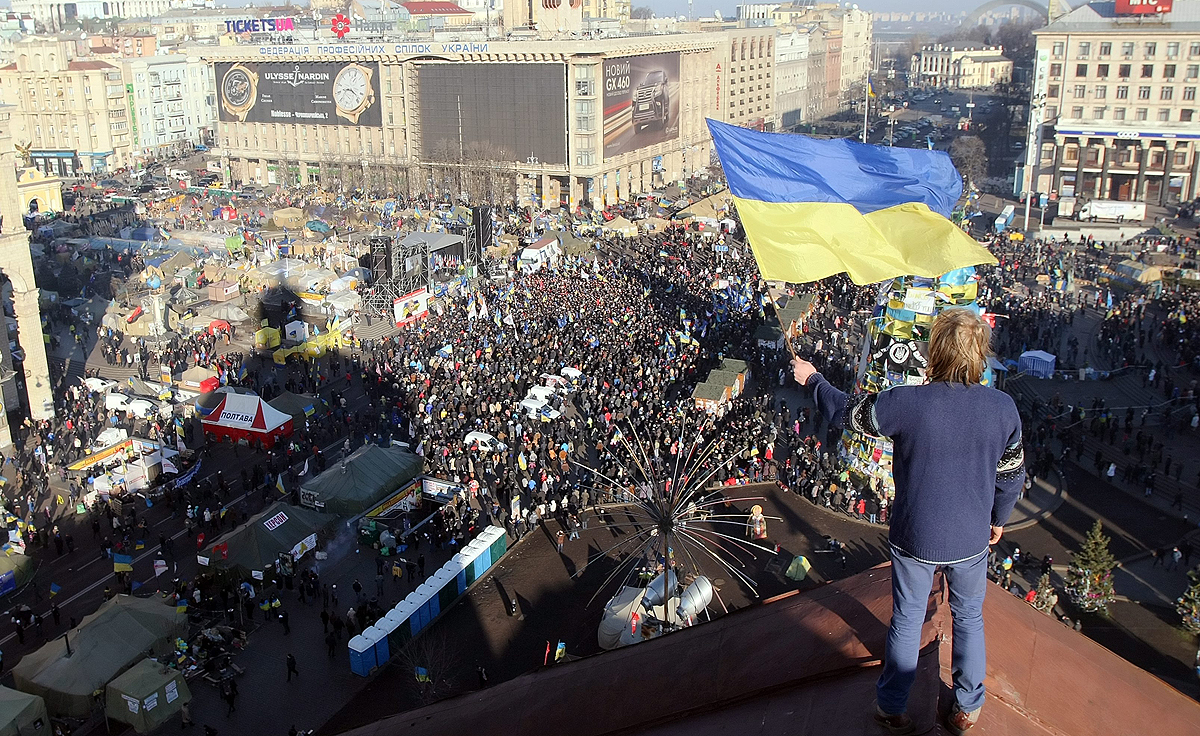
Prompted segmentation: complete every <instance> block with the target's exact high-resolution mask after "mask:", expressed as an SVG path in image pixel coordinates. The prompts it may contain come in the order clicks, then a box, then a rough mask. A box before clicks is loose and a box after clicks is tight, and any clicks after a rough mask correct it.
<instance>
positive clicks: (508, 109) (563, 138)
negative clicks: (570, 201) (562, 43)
mask: <svg viewBox="0 0 1200 736" xmlns="http://www.w3.org/2000/svg"><path fill="white" fill-rule="evenodd" d="M417 84H418V89H419V91H420V92H419V99H420V108H421V158H422V159H423V160H425V161H444V160H447V159H449V160H459V159H463V158H466V159H472V158H484V159H491V160H497V161H509V162H514V161H527V160H529V159H530V157H533V158H536V159H537V160H538V162H539V163H543V164H565V163H567V94H566V92H567V67H566V65H565V64H556V63H530V64H521V63H500V62H497V63H474V62H472V63H461V62H452V63H444V62H426V63H422V64H421V65H420V66H418V67H417Z"/></svg>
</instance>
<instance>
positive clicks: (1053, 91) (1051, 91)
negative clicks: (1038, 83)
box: [1046, 84, 1058, 97]
mask: <svg viewBox="0 0 1200 736" xmlns="http://www.w3.org/2000/svg"><path fill="white" fill-rule="evenodd" d="M1046 96H1047V97H1058V85H1057V84H1052V85H1050V86H1049V87H1047V88H1046Z"/></svg>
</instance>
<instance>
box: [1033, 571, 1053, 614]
mask: <svg viewBox="0 0 1200 736" xmlns="http://www.w3.org/2000/svg"><path fill="white" fill-rule="evenodd" d="M1056 603H1058V594H1057V593H1055V592H1054V586H1053V585H1051V584H1050V574H1049V573H1046V574H1045V575H1043V576H1042V577H1041V579H1040V580H1038V583H1037V588H1036V592H1035V593H1034V596H1033V607H1034V608H1036V609H1037V610H1039V611H1041V612H1042V613H1052V612H1053V611H1054V604H1056Z"/></svg>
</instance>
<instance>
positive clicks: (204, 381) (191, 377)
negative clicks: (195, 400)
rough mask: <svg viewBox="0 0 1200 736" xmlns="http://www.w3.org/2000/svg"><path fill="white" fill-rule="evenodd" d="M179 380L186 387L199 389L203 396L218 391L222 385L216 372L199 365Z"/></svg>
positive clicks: (189, 369) (188, 370)
mask: <svg viewBox="0 0 1200 736" xmlns="http://www.w3.org/2000/svg"><path fill="white" fill-rule="evenodd" d="M179 380H180V382H181V383H183V385H184V386H185V387H187V388H191V389H198V390H199V391H200V393H202V394H205V393H208V392H209V391H216V390H217V388H218V387H220V385H221V381H220V380H219V379H218V378H217V372H216V371H214V370H211V369H209V368H204V367H201V366H198V365H197V366H192V367H191V368H188V369H187V370H186V371H184V372H183V375H181V376H180V377H179Z"/></svg>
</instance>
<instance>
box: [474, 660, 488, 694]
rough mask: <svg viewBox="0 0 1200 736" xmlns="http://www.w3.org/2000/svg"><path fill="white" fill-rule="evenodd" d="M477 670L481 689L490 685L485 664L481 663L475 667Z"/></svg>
mask: <svg viewBox="0 0 1200 736" xmlns="http://www.w3.org/2000/svg"><path fill="white" fill-rule="evenodd" d="M475 672H476V674H478V675H479V689H480V690H482V689H483V688H485V687H487V686H488V676H487V670H485V669H484V668H483V665H479V666H478V667H476V668H475Z"/></svg>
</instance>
